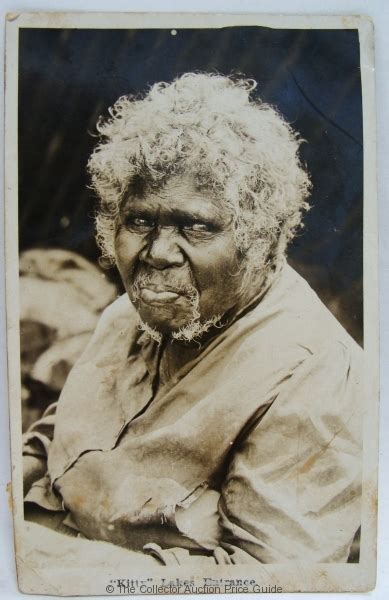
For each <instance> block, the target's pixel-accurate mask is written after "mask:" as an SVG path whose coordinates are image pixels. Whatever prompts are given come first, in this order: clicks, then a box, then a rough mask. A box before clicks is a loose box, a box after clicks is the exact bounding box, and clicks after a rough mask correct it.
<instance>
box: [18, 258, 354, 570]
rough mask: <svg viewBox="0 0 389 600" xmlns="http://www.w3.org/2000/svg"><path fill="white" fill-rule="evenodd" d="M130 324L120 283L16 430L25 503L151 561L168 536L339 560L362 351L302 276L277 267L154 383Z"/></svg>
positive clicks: (348, 522)
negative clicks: (45, 410)
mask: <svg viewBox="0 0 389 600" xmlns="http://www.w3.org/2000/svg"><path fill="white" fill-rule="evenodd" d="M137 323H138V320H137V315H136V312H135V310H134V308H133V307H132V305H131V303H130V301H129V299H128V298H127V296H122V297H121V298H119V299H118V300H117V301H115V302H114V303H113V304H112V305H111V306H110V307H108V309H106V310H105V312H104V313H103V315H102V317H101V320H100V322H99V324H98V326H97V329H96V331H95V333H94V336H93V338H92V340H91V341H90V343H89V345H88V347H87V349H86V350H85V352H84V354H83V355H82V357H81V359H79V361H78V363H77V364H76V366H75V367H74V368H73V370H72V372H71V373H70V375H69V377H68V380H67V382H66V384H65V387H64V389H63V391H62V394H61V397H60V400H59V403H58V408H57V412H56V415H55V417H54V416H53V412H54V411H53V409H52V410H51V413H52V414H50V411H49V414H48V415H47V416H46V417H45V418H44V419H42V421H41V422H40V423H37V424H36V426H35V427H33V428H31V430H30V431H29V433H27V435H26V440H25V443H26V446H25V451H26V453H29V454H36V455H45V454H46V453H48V475H47V476H46V477H45V478H43V479H42V480H40V481H38V482H36V484H35V485H34V486H33V487H32V488H31V490H30V492H29V494H28V495H27V498H26V500H28V501H30V502H36V503H38V504H40V505H41V506H43V507H44V508H46V509H48V510H52V511H57V510H63V511H65V512H64V515H65V514H66V515H67V521H66V522H67V523H68V524H70V525H71V526H72V527H74V528H76V529H77V530H78V531H80V532H81V533H82V534H83V535H84V536H86V537H88V538H91V539H98V540H105V541H109V542H112V543H114V544H118V545H121V546H124V547H126V548H129V549H131V550H137V551H141V552H146V551H148V552H151V553H154V554H155V555H156V556H158V558H159V559H160V560H162V561H164V558H163V557H164V555H166V553H168V552H169V549H171V548H174V550H173V552H175V556H176V557H177V556H179V557H182V556H183V555H185V556H186V559H188V560H190V555H191V554H204V556H209V557H210V558H209V560H212V561H215V560H216V562H220V561H222V562H223V561H224V562H231V563H242V562H243V563H244V562H251V561H260V562H262V563H283V562H290V561H296V560H298V561H308V562H323V563H327V562H345V561H347V559H348V556H349V551H350V547H351V544H352V541H353V538H354V535H355V533H356V531H357V529H358V527H359V525H360V519H361V467H362V461H361V452H362V423H361V417H362V411H363V397H364V390H363V352H362V350H361V349H360V347H359V346H358V345H357V344H356V343H355V342H354V341H353V340H352V339H351V337H350V336H349V335H348V334H347V333H346V331H345V330H344V329H343V328H342V327H341V325H340V324H339V323H338V321H337V320H336V319H335V318H334V317H333V316H332V314H331V313H330V312H329V311H328V310H327V309H326V308H325V306H324V305H323V304H322V303H321V301H320V300H319V298H318V297H317V295H316V294H315V293H314V292H313V290H312V289H311V288H310V287H309V285H308V284H307V282H306V281H305V280H303V279H302V278H301V277H300V276H299V275H298V274H297V273H296V272H295V271H294V270H293V269H292V268H291V267H290V266H288V265H287V264H285V265H284V266H283V268H282V269H281V270H280V272H279V273H278V275H277V277H276V279H275V280H274V281H273V283H272V285H271V287H270V289H269V290H268V291H267V292H266V294H265V295H264V297H262V299H261V300H260V301H259V302H258V303H256V304H255V303H254V306H251V307H249V309H247V310H246V311H244V312H243V313H242V314H241V315H240V316H239V318H237V319H236V320H235V321H234V322H233V323H232V324H230V325H229V326H228V327H226V328H224V329H222V330H221V331H220V333H219V334H218V335H216V336H215V337H214V338H213V339H211V341H210V342H209V343H208V344H207V345H205V346H204V348H203V349H202V351H201V352H200V353H199V355H198V356H197V357H196V358H195V359H194V360H192V361H191V362H190V363H187V364H186V365H185V366H184V367H183V368H181V369H180V371H179V372H178V373H177V374H176V375H175V376H174V377H173V378H172V379H171V380H170V382H169V383H168V384H167V385H165V386H163V387H162V388H159V389H158V388H157V386H156V384H155V382H156V378H157V374H158V365H159V348H158V346H157V344H156V343H155V342H153V341H152V340H150V339H149V338H148V337H147V336H146V335H145V334H142V333H141V332H140V331H139V329H138V327H137ZM54 421H55V431H54V438H53V441H51V439H52V437H53V433H52V428H53V424H54ZM362 535H363V532H362ZM184 551H186V552H184ZM220 556H222V558H220ZM177 560H178V561H179V562H180V560H181V558H179V559H177Z"/></svg>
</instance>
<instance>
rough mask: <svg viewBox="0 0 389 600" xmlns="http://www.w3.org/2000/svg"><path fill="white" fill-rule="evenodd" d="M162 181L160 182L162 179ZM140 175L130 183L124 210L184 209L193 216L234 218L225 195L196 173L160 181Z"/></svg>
mask: <svg viewBox="0 0 389 600" xmlns="http://www.w3.org/2000/svg"><path fill="white" fill-rule="evenodd" d="M158 183H159V182H158ZM158 183H157V184H155V183H154V182H153V183H152V184H150V182H149V181H147V179H142V178H140V177H139V178H137V179H135V180H134V182H133V183H132V184H131V185H130V186H129V189H128V191H127V194H126V196H125V198H124V200H123V203H122V210H124V211H129V210H135V211H137V212H138V211H140V212H142V211H145V212H148V213H149V212H152V213H155V212H157V213H163V214H167V213H180V214H182V215H183V216H187V217H189V218H192V219H198V220H216V221H218V222H220V223H224V222H226V223H227V222H230V220H231V212H230V211H229V210H228V207H227V204H226V203H225V202H223V200H222V199H220V198H216V197H215V195H214V194H213V193H212V191H211V190H210V189H209V188H207V187H206V186H205V185H201V184H200V183H199V182H198V181H197V180H196V177H195V176H193V175H174V176H172V177H170V178H168V179H166V180H165V181H163V182H160V185H158Z"/></svg>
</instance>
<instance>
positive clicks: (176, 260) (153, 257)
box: [139, 227, 185, 269]
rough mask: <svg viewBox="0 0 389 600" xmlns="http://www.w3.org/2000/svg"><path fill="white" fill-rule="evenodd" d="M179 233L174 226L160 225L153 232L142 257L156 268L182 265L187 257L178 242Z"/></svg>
mask: <svg viewBox="0 0 389 600" xmlns="http://www.w3.org/2000/svg"><path fill="white" fill-rule="evenodd" d="M177 235H178V234H177V232H176V230H175V229H174V228H173V227H159V228H158V229H157V230H155V231H154V232H153V233H152V234H151V236H150V239H149V242H148V244H147V246H146V247H145V248H144V249H143V250H142V252H141V253H140V256H139V257H140V259H141V260H142V261H143V262H145V263H147V264H148V265H150V266H152V267H154V268H155V269H166V268H168V267H180V266H182V265H183V264H184V262H185V257H184V254H183V252H182V250H181V248H180V247H179V245H178V244H177Z"/></svg>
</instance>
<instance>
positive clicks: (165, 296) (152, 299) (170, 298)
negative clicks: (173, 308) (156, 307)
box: [140, 287, 179, 304]
mask: <svg viewBox="0 0 389 600" xmlns="http://www.w3.org/2000/svg"><path fill="white" fill-rule="evenodd" d="M178 297H179V294H177V293H176V292H168V291H158V292H157V291H155V290H151V289H150V288H147V287H144V288H142V289H141V291H140V298H141V300H143V302H146V303H147V304H170V303H172V302H175V301H176V300H177V298H178Z"/></svg>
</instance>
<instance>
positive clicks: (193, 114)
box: [88, 73, 310, 285]
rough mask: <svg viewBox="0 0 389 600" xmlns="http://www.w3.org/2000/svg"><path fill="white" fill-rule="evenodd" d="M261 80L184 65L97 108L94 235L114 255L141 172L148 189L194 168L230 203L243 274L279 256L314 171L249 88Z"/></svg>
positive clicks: (200, 180) (291, 134)
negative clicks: (119, 225) (168, 78)
mask: <svg viewBox="0 0 389 600" xmlns="http://www.w3.org/2000/svg"><path fill="white" fill-rule="evenodd" d="M256 86H257V84H256V82H255V81H253V80H250V79H245V78H243V77H236V76H230V77H225V76H222V75H219V74H213V73H186V74H184V75H182V76H181V77H179V78H177V79H175V80H174V81H173V82H172V83H163V82H162V83H156V84H154V85H152V86H151V88H150V89H149V90H148V92H147V93H145V94H144V95H139V96H124V97H121V98H119V99H118V100H117V102H116V103H115V104H114V106H113V107H112V108H111V109H110V110H109V112H110V117H109V118H108V119H106V120H104V119H102V118H101V117H100V119H99V121H98V124H97V130H98V132H99V134H100V142H99V143H98V145H97V146H96V148H95V150H94V152H93V154H92V155H91V157H90V160H89V162H88V169H89V172H90V174H91V177H92V187H93V188H94V189H95V191H96V192H97V194H98V196H99V198H100V204H99V209H98V211H97V213H96V226H97V241H98V244H99V246H100V248H101V250H102V256H103V258H106V259H109V260H110V261H112V262H113V261H114V259H115V252H114V236H115V229H116V220H117V217H118V212H119V208H120V204H121V202H122V200H123V198H125V197H126V196H128V193H129V190H130V189H131V186H132V185H135V184H136V182H137V181H138V182H139V181H142V182H143V185H147V186H150V189H153V188H154V189H155V188H157V189H158V188H159V187H162V186H163V185H164V184H165V182H166V181H167V179H169V177H171V176H174V175H179V174H182V173H185V174H190V175H192V176H193V177H194V179H195V181H196V183H197V185H198V186H199V187H200V188H206V189H207V190H208V191H209V192H210V193H211V194H212V195H213V197H214V198H216V199H218V200H220V202H221V203H223V204H224V206H225V209H226V210H227V211H229V212H230V213H231V216H232V220H233V227H234V233H235V241H236V246H237V248H238V250H239V251H240V253H241V257H242V272H243V273H244V279H245V281H246V284H248V285H249V283H250V281H252V278H253V277H255V276H256V275H258V273H259V272H262V273H263V272H264V270H266V269H268V268H269V267H273V266H274V265H276V264H277V262H278V260H279V259H280V257H281V256H283V255H284V253H285V249H286V246H287V244H288V242H289V241H290V240H291V239H292V238H293V236H294V235H295V233H296V231H297V229H298V228H299V226H300V225H301V221H302V215H303V212H304V211H306V210H307V209H308V208H309V205H308V202H307V198H308V195H309V191H310V180H309V176H308V173H307V170H306V168H305V167H304V166H303V165H302V163H301V161H300V158H299V154H298V151H299V146H300V144H301V143H302V141H303V140H302V139H301V138H300V136H299V135H298V134H297V133H296V132H295V131H294V130H293V129H292V128H291V126H290V125H289V124H288V123H286V121H285V120H284V118H283V117H282V116H281V115H280V113H279V112H277V110H276V109H275V108H273V107H272V106H270V105H269V104H266V103H264V102H262V101H261V100H260V99H259V98H253V97H252V96H253V94H252V92H253V90H254V89H255V88H256Z"/></svg>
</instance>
